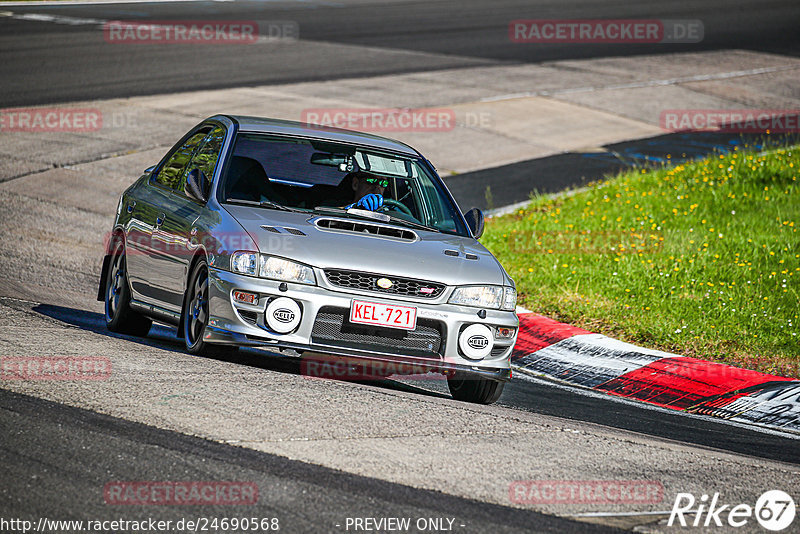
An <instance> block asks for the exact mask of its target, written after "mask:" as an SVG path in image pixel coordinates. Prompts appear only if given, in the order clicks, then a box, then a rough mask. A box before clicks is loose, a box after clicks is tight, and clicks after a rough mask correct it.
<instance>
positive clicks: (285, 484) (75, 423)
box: [0, 390, 618, 533]
mask: <svg viewBox="0 0 800 534" xmlns="http://www.w3.org/2000/svg"><path fill="white" fill-rule="evenodd" d="M0 428H2V429H3V441H2V444H1V445H0V451H1V452H0V454H2V465H0V474H2V479H3V481H4V482H3V486H4V487H3V490H2V492H3V493H4V494H5V496H4V497H3V499H2V502H0V517H3V518H9V517H13V518H21V519H26V520H30V521H33V522H34V523H37V522H38V520H39V518H47V519H51V520H70V519H74V520H86V519H87V518H91V519H92V520H100V521H107V520H115V519H120V518H121V517H122V518H124V519H125V520H128V521H141V520H144V519H148V518H153V519H156V520H159V521H166V520H171V521H173V522H174V523H177V522H178V521H179V520H181V519H182V518H189V519H195V518H197V517H206V518H214V517H217V518H223V517H248V518H251V517H257V518H268V519H272V518H278V520H279V524H280V530H279V531H280V532H336V531H340V532H345V531H346V519H347V518H348V517H413V518H449V519H453V520H454V521H453V531H455V532H464V533H467V532H475V533H480V532H500V533H505V532H509V533H510V532H527V531H530V530H531V529H534V530H536V531H537V532H552V533H561V532H565V533H569V532H598V533H601V532H618V531H617V530H616V529H612V528H609V527H604V526H600V525H590V524H587V523H578V522H576V521H572V520H568V519H563V518H558V517H555V516H551V515H545V514H541V513H537V512H534V511H528V510H520V509H515V508H509V507H503V506H498V505H493V504H486V503H481V502H477V501H470V500H468V499H462V498H458V497H453V496H450V495H445V494H443V493H439V492H435V491H429V490H420V489H415V488H411V487H408V486H402V485H400V484H392V483H389V482H383V481H380V480H377V479H374V478H367V477H360V476H356V475H350V474H346V473H342V472H340V471H335V470H333V469H327V468H325V467H320V466H313V465H310V464H306V463H303V462H297V461H292V460H288V459H286V458H283V457H280V456H275V455H272V454H265V453H262V452H257V451H252V450H249V449H243V448H239V447H234V446H231V445H222V444H219V443H215V442H211V441H207V440H203V439H199V438H194V437H190V436H185V435H182V434H178V433H175V432H169V431H165V430H160V429H156V428H153V427H149V426H146V425H141V424H137V423H132V422H130V421H125V420H123V419H117V418H114V417H109V416H105V415H100V414H97V413H94V412H90V411H88V410H82V409H79V408H73V407H69V406H63V405H60V404H56V403H52V402H48V401H44V400H41V399H37V398H35V397H29V396H26V395H19V394H15V393H10V392H7V391H4V390H0ZM114 480H120V481H123V480H124V481H131V480H171V481H180V480H196V481H203V480H230V481H238V482H253V483H255V484H256V485H257V486H258V492H259V494H258V495H259V496H258V500H257V502H256V504H253V505H246V506H224V505H218V506H203V507H202V510H201V511H198V507H196V506H143V505H136V506H129V505H116V506H115V505H107V504H105V503H104V495H103V488H104V486H105V484H106V483H108V482H109V481H114ZM23 495H24V496H25V498H24V499H23V498H21V497H22V496H23ZM445 524H446V523H445ZM172 531H173V532H177V531H179V530H177V529H173V530H172ZM211 531H212V532H213V531H214V529H212V530H211Z"/></svg>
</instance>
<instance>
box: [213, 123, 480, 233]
mask: <svg viewBox="0 0 800 534" xmlns="http://www.w3.org/2000/svg"><path fill="white" fill-rule="evenodd" d="M364 176H368V177H369V181H370V182H374V183H376V184H377V185H379V186H380V189H381V190H382V193H381V194H382V196H383V199H384V205H383V206H382V207H381V208H379V209H378V210H377V211H379V212H381V213H384V214H386V215H388V216H390V217H392V220H393V222H396V223H398V224H404V223H407V224H408V225H413V226H415V227H427V228H429V229H431V230H435V231H439V232H446V233H452V234H457V235H462V236H469V232H468V230H467V228H466V226H465V225H464V223H463V221H462V218H461V216H460V215H459V213H458V211H457V209H456V206H455V205H454V203H453V202H452V201H451V200H450V197H449V195H448V194H447V193H446V191H445V189H444V185H443V184H442V182H441V180H440V179H439V178H438V177H437V176H436V175H435V174H433V173H432V172H431V171H429V170H428V168H427V166H425V165H424V164H423V163H422V161H420V160H419V159H416V158H409V157H408V156H405V155H403V156H400V155H396V154H389V153H384V152H379V151H375V150H374V149H369V148H365V147H358V146H354V145H346V144H339V143H333V142H329V141H323V140H309V139H298V138H292V137H284V136H276V135H268V134H256V133H246V132H241V133H239V134H238V135H237V137H236V142H235V144H234V148H233V154H232V156H231V158H230V160H229V162H228V165H227V168H226V170H225V174H224V175H223V177H222V182H221V188H220V191H221V194H220V200H221V201H223V202H236V201H246V202H248V203H262V205H263V206H264V207H276V206H275V205H276V204H277V205H280V206H286V207H289V208H294V209H302V210H308V211H315V210H318V211H331V210H325V208H344V207H346V206H349V205H350V204H352V203H354V202H357V201H358V200H359V199H358V198H355V197H356V196H357V195H358V193H357V191H356V187H354V186H357V185H358V182H357V180H359V179H362V178H363V177H364ZM341 214H342V216H345V217H348V216H350V215H349V214H348V213H346V212H344V211H342V212H341Z"/></svg>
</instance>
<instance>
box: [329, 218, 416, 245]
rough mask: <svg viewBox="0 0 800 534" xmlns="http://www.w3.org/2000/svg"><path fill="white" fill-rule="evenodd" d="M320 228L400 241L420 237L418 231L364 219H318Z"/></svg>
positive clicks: (409, 240)
mask: <svg viewBox="0 0 800 534" xmlns="http://www.w3.org/2000/svg"><path fill="white" fill-rule="evenodd" d="M314 224H316V225H317V228H319V229H320V230H327V231H333V232H352V233H356V234H367V235H373V236H375V237H385V238H389V239H397V240H398V241H407V242H413V241H417V240H418V239H419V236H418V235H417V234H416V232H412V231H411V230H406V229H405V228H397V227H396V226H385V225H382V224H374V223H370V222H364V221H353V220H345V219H326V218H322V219H317V220H316V221H315V223H314Z"/></svg>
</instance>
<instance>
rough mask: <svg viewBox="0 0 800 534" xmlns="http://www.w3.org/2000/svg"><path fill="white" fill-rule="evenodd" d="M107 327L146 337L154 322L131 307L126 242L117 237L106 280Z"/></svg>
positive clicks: (120, 332)
mask: <svg viewBox="0 0 800 534" xmlns="http://www.w3.org/2000/svg"><path fill="white" fill-rule="evenodd" d="M105 287H106V290H105V316H106V328H108V329H109V330H111V331H112V332H117V333H119V334H128V335H131V336H140V337H144V336H146V335H147V332H149V331H150V326H152V324H153V322H152V321H151V320H150V319H148V318H147V317H144V316H143V315H139V314H138V313H136V312H135V311H133V310H132V309H131V307H130V303H131V290H130V287H129V286H128V270H127V262H126V261H125V243H124V242H123V241H122V239H117V241H116V243H114V251H113V252H112V254H111V263H110V266H109V269H108V272H107V273H106V281H105Z"/></svg>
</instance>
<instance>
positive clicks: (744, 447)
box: [34, 304, 800, 464]
mask: <svg viewBox="0 0 800 534" xmlns="http://www.w3.org/2000/svg"><path fill="white" fill-rule="evenodd" d="M34 311H36V312H38V313H41V314H42V315H44V316H47V317H50V318H52V319H56V320H58V321H62V322H65V323H67V324H71V325H73V326H77V327H79V328H81V329H84V330H87V331H91V332H94V333H98V334H102V335H107V336H111V337H115V336H116V334H111V333H110V332H108V330H106V328H105V323H104V319H103V316H102V315H101V314H99V313H91V312H86V311H81V310H75V309H70V308H65V307H61V306H52V305H46V304H42V305H39V306H37V307H36V308H34ZM176 336H177V332H176V330H175V329H174V328H170V327H162V326H158V327H154V328H153V329H152V330H151V333H150V334H149V335H148V337H147V339H142V340H141V341H142V342H145V343H154V344H155V345H156V346H160V347H162V348H166V349H169V350H182V348H183V345H182V341H181V340H178V339H177V337H176ZM125 337H126V338H127V337H128V336H125ZM130 339H138V338H130ZM217 358H218V359H220V360H223V361H225V360H228V359H230V361H235V362H236V363H237V364H240V365H246V366H250V367H254V368H263V369H270V370H274V371H278V372H284V373H291V374H300V373H301V367H300V362H299V360H296V359H293V358H287V357H282V356H277V355H276V356H272V357H265V353H264V352H263V351H257V350H253V349H242V350H240V351H239V353H238V354H237V355H235V356H233V357H232V359H231V358H230V357H225V356H222V357H217ZM437 382H439V381H425V382H424V383H423V385H425V387H422V386H421V385H420V382H419V381H408V380H404V379H402V378H397V377H393V378H390V379H387V380H383V381H380V382H377V384H380V386H381V387H385V388H387V389H397V390H403V391H408V392H413V393H417V394H420V395H435V396H440V395H445V396H449V394H448V393H447V392H446V391H445V390H443V389H442V388H434V387H431V386H430V385H428V384H436V383H437ZM371 383H373V384H375V382H371ZM498 402H499V404H500V405H503V406H507V407H509V408H512V409H516V410H523V411H528V412H534V413H540V414H543V415H550V416H553V417H560V418H565V419H572V420H576V421H586V422H590V423H596V424H599V425H603V426H607V427H611V428H619V429H622V430H629V431H632V432H637V433H641V434H646V435H651V436H656V437H659V438H664V439H667V440H673V441H676V442H683V443H691V444H693V445H698V446H701V447H708V448H713V449H719V450H725V451H730V452H735V453H739V454H744V455H747V456H754V457H758V458H765V459H769V460H778V461H782V462H789V463H795V464H800V445H798V440H797V439H795V438H792V437H788V436H786V435H783V434H781V433H779V432H763V431H760V430H757V429H752V428H748V427H746V426H743V425H733V424H729V423H725V422H722V421H719V420H715V419H713V418H710V417H701V416H691V415H687V414H683V413H677V412H675V411H673V410H669V409H666V408H659V407H654V406H649V405H643V404H642V403H638V402H635V401H628V400H622V399H619V398H614V397H610V396H608V395H605V394H600V393H596V392H586V391H583V390H578V389H576V388H574V387H570V386H560V385H558V384H553V383H551V382H548V381H547V380H539V379H535V380H531V379H524V378H521V377H519V376H517V379H515V380H512V381H511V382H509V383H508V384H506V387H505V390H504V392H503V395H502V396H501V397H500V400H499V401H498Z"/></svg>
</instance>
